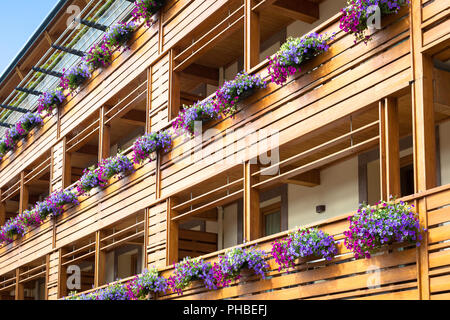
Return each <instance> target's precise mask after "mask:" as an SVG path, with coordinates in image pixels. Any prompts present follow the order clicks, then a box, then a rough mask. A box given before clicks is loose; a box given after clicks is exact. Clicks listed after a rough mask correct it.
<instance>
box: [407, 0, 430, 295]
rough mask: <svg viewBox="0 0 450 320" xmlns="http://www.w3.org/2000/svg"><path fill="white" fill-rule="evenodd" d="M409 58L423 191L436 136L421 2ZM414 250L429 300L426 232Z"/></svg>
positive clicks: (420, 205) (418, 188) (415, 9)
mask: <svg viewBox="0 0 450 320" xmlns="http://www.w3.org/2000/svg"><path fill="white" fill-rule="evenodd" d="M409 19H410V21H409V23H410V36H411V41H410V44H411V57H412V76H413V80H414V82H413V85H412V95H411V96H412V118H413V149H414V191H415V192H416V193H417V192H422V191H426V190H427V189H429V188H433V187H434V186H435V185H436V161H435V159H436V136H435V123H434V98H433V69H432V68H433V63H432V60H431V57H428V56H425V55H424V54H423V53H422V48H423V33H422V1H419V0H415V1H412V2H411V5H410V15H409ZM426 201H427V200H426V198H425V199H421V200H419V201H416V203H415V207H416V210H417V213H418V215H419V222H420V225H421V226H423V227H425V228H428V213H427V204H426ZM422 236H423V239H422V241H421V245H420V247H419V248H418V249H417V260H416V264H417V285H418V292H419V299H421V300H430V295H431V294H430V276H429V269H430V268H429V253H428V231H427V232H422Z"/></svg>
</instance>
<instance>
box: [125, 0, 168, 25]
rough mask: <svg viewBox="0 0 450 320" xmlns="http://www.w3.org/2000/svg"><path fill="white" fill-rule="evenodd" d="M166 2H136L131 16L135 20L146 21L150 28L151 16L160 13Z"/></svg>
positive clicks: (148, 0) (154, 0)
mask: <svg viewBox="0 0 450 320" xmlns="http://www.w3.org/2000/svg"><path fill="white" fill-rule="evenodd" d="M165 2H166V1H165V0H136V1H135V2H134V6H135V7H134V9H133V11H132V12H131V14H132V16H133V18H134V19H135V20H140V19H145V20H146V21H147V26H150V23H151V16H152V15H153V14H155V13H156V12H158V10H159V9H160V8H161V7H162V6H163V5H164V3H165Z"/></svg>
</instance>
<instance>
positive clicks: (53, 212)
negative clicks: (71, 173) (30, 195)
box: [46, 190, 79, 217]
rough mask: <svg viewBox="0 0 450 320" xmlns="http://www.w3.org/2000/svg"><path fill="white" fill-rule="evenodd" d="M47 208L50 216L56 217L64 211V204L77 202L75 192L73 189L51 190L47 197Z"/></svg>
mask: <svg viewBox="0 0 450 320" xmlns="http://www.w3.org/2000/svg"><path fill="white" fill-rule="evenodd" d="M46 203H47V210H48V211H49V212H50V216H51V217H57V216H59V215H61V214H62V213H63V211H64V205H66V204H73V205H77V204H79V202H78V199H77V196H76V194H75V193H74V192H73V190H59V191H55V192H53V193H52V194H51V195H50V196H49V197H48V198H47V199H46Z"/></svg>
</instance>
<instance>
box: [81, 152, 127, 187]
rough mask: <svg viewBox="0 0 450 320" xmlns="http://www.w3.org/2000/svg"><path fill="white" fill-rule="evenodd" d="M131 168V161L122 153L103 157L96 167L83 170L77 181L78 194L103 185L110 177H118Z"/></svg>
mask: <svg viewBox="0 0 450 320" xmlns="http://www.w3.org/2000/svg"><path fill="white" fill-rule="evenodd" d="M133 169H134V168H133V163H132V162H131V160H130V159H128V157H127V156H125V155H123V154H118V155H116V156H114V157H109V158H108V159H104V160H102V161H101V162H100V163H99V164H98V167H97V168H94V167H90V168H88V169H84V170H83V175H82V176H81V178H80V180H78V182H77V192H78V195H82V194H85V193H87V192H89V191H90V190H92V189H93V188H95V187H105V186H106V185H107V183H108V180H109V179H111V178H112V177H114V176H117V177H118V178H119V179H120V178H121V177H122V175H123V174H124V173H126V172H129V171H133Z"/></svg>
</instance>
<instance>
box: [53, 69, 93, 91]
mask: <svg viewBox="0 0 450 320" xmlns="http://www.w3.org/2000/svg"><path fill="white" fill-rule="evenodd" d="M63 72H64V74H63V76H62V77H61V82H60V86H61V87H62V88H64V89H70V90H76V89H78V88H79V87H80V86H81V85H82V84H83V83H84V82H85V81H86V80H87V79H89V78H90V77H91V72H90V71H89V67H88V66H87V64H85V63H81V64H80V65H78V66H75V67H72V68H71V69H70V70H69V71H68V72H67V74H66V72H65V70H63Z"/></svg>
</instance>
